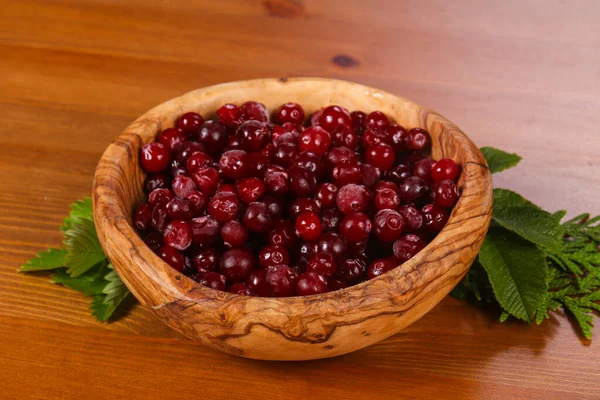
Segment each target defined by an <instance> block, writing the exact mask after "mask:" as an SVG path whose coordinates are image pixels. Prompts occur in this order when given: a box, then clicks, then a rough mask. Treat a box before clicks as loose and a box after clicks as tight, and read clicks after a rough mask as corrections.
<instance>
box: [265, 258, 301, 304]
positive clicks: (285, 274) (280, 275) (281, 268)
mask: <svg viewBox="0 0 600 400" xmlns="http://www.w3.org/2000/svg"><path fill="white" fill-rule="evenodd" d="M265 280H266V282H267V283H268V284H269V286H271V293H272V295H273V296H274V297H289V296H293V295H294V290H295V286H296V281H297V280H298V274H297V273H295V272H294V271H293V270H292V269H291V268H290V267H288V266H287V265H277V266H274V267H271V268H269V269H268V270H267V273H266V275H265Z"/></svg>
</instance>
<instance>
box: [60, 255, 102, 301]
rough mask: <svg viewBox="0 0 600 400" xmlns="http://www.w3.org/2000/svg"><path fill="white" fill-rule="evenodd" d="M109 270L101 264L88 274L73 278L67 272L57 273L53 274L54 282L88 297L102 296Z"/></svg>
mask: <svg viewBox="0 0 600 400" xmlns="http://www.w3.org/2000/svg"><path fill="white" fill-rule="evenodd" d="M107 271H108V269H107V268H106V266H105V265H104V263H101V264H99V265H97V266H96V267H94V268H92V269H91V270H89V271H88V272H87V273H85V274H83V275H80V276H78V277H76V278H73V277H72V276H70V275H69V274H67V273H66V272H65V271H57V272H55V273H54V274H52V282H53V283H60V284H61V285H64V286H66V287H68V288H71V289H73V290H76V291H78V292H82V293H83V294H85V295H86V296H94V295H97V294H101V293H102V291H103V290H104V288H105V287H106V286H107V285H108V282H107V281H106V280H105V279H104V276H105V275H106V273H107Z"/></svg>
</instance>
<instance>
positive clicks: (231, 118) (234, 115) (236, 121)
mask: <svg viewBox="0 0 600 400" xmlns="http://www.w3.org/2000/svg"><path fill="white" fill-rule="evenodd" d="M217 115H218V116H219V118H220V120H221V122H222V123H223V124H225V125H226V126H228V127H237V126H239V125H240V124H241V123H242V110H241V109H240V108H239V107H238V106H237V105H235V104H225V105H222V106H221V107H219V109H218V110H217Z"/></svg>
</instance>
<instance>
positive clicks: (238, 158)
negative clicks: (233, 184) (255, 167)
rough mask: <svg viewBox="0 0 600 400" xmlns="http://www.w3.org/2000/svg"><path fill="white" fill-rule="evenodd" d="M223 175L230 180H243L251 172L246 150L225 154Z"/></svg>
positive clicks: (222, 160) (223, 157)
mask: <svg viewBox="0 0 600 400" xmlns="http://www.w3.org/2000/svg"><path fill="white" fill-rule="evenodd" d="M219 165H220V167H221V174H222V175H223V176H225V177H227V178H229V179H236V180H237V179H241V178H243V177H245V176H247V175H248V173H249V172H250V165H249V164H248V159H247V153H246V152H245V151H244V150H229V151H226V152H225V153H223V155H222V156H221V161H219Z"/></svg>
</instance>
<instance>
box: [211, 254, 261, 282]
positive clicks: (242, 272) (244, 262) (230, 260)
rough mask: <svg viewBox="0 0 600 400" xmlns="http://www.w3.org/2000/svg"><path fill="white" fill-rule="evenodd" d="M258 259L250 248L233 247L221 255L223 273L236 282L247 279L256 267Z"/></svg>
mask: <svg viewBox="0 0 600 400" xmlns="http://www.w3.org/2000/svg"><path fill="white" fill-rule="evenodd" d="M255 264H256V261H255V260H254V255H253V254H252V252H251V251H250V250H248V249H242V248H239V249H231V250H227V251H226V252H225V253H223V256H222V257H221V269H220V271H221V273H222V274H223V275H225V277H226V278H227V279H229V280H231V281H234V282H241V281H245V280H246V278H247V277H248V275H250V272H251V271H252V270H253V269H254V267H255Z"/></svg>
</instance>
